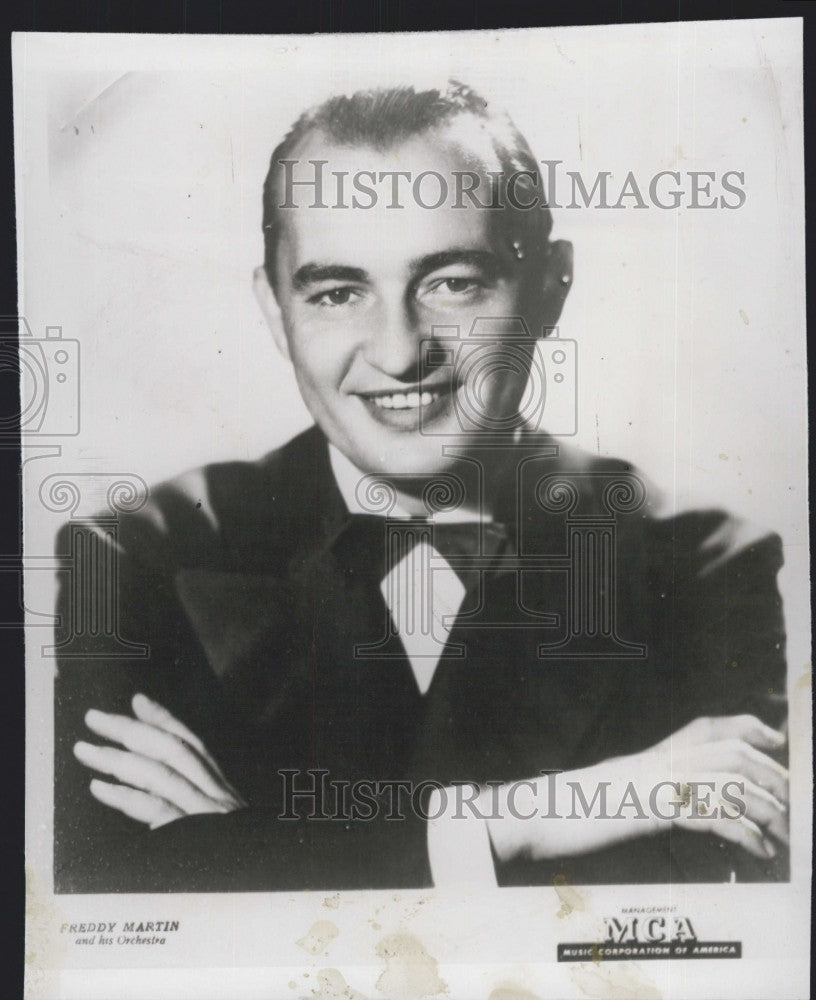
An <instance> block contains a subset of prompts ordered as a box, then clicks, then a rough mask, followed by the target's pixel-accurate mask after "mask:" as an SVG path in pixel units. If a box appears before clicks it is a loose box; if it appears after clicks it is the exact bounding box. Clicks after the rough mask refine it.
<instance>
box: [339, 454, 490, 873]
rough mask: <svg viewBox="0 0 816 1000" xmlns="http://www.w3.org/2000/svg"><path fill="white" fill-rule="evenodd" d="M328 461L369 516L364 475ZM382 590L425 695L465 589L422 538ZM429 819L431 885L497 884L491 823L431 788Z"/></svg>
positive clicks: (453, 516) (442, 516)
mask: <svg viewBox="0 0 816 1000" xmlns="http://www.w3.org/2000/svg"><path fill="white" fill-rule="evenodd" d="M329 458H330V461H331V467H332V472H333V473H334V478H335V480H336V482H337V487H338V489H339V491H340V495H341V496H342V498H343V501H344V503H345V504H346V507H347V508H348V510H349V512H350V513H352V514H370V513H371V511H370V510H367V509H366V508H365V507H363V506H362V505H361V504H360V502H359V500H358V498H357V486H358V484H359V482H360V480H361V478H362V477H363V476H364V473H362V472H360V471H359V469H357V467H356V466H355V465H353V464H352V462H350V461H349V459H348V458H346V456H345V455H343V453H342V452H340V451H338V450H337V448H335V447H334V445H332V444H330V445H329ZM388 516H389V517H395V518H400V517H403V518H407V517H409V516H410V515H409V514H408V513H407V512H406V511H404V510H402V509H401V508H399V507H398V506H397V507H395V508H393V509H392V510H390V511H389V512H388ZM482 520H484V518H483V517H482V516H481V515H480V514H479V513H477V512H475V511H464V510H462V511H450V512H448V511H444V512H440V513H438V514H436V515H435V516H434V518H433V521H434V523H443V522H444V521H456V522H460V523H461V522H462V521H482ZM429 581H430V586H428V582H429ZM380 589H381V591H382V594H383V598H384V599H385V603H386V607H387V608H388V611H389V613H390V615H391V620H392V622H393V624H394V629H395V631H396V632H397V634H398V635H399V638H400V641H401V642H402V644H403V648H404V649H405V653H406V656H407V657H408V661H409V662H410V664H411V669H412V670H413V673H414V678H415V680H416V683H417V687H418V688H419V691H420V693H421V694H423V695H424V694H426V693H427V691H428V688H429V687H430V685H431V681H432V680H433V676H434V673H435V672H436V668H437V667H438V665H439V660H440V658H441V656H442V651H443V649H444V647H445V643H446V642H447V638H448V635H449V633H450V631H451V629H452V628H453V624H454V621H455V619H456V615H457V614H458V612H459V609H460V608H461V606H462V600H463V599H464V596H465V587H464V584H463V583H462V581H461V580H460V579H459V576H458V574H457V573H456V572H455V571H454V570H453V569H452V568H451V566H450V564H449V563H448V561H447V560H446V559H445V557H444V556H443V555H441V554H440V553H439V552H438V551H437V550H436V549H435V548H434V547H433V545H431V544H430V543H429V542H427V541H425V540H424V539H423V540H422V541H420V542H419V543H418V544H417V545H415V546H414V547H413V548H412V549H411V550H410V551H409V552H408V553H407V554H406V555H405V556H403V558H402V559H401V560H400V561H399V562H398V563H397V564H396V565H395V566H392V567H391V568H390V569H389V571H388V572H387V574H386V576H385V578H384V579H383V581H382V583H381V584H380ZM465 798H467V796H466V797H465ZM428 816H429V819H428V857H429V860H430V866H431V875H432V877H433V881H434V885H435V886H436V887H437V888H439V887H440V886H451V887H453V886H463V885H466V886H468V887H469V888H472V887H474V885H479V886H495V885H496V874H495V870H494V868H493V859H492V856H491V853H490V840H489V837H488V832H487V823H486V822H485V821H484V820H482V819H480V818H479V816H478V815H475V814H474V813H473V812H472V811H471V810H470V809H469V808H468V807H467V805H464V807H463V806H462V795H461V792H459V793H457V792H456V790H455V789H444V790H442V791H437V790H434V791H433V792H432V793H431V797H430V800H429V803H428Z"/></svg>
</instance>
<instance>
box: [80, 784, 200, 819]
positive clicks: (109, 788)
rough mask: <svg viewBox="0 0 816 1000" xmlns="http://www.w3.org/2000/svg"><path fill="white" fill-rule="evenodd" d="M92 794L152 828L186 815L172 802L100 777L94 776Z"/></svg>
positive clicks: (105, 803) (103, 802) (104, 803)
mask: <svg viewBox="0 0 816 1000" xmlns="http://www.w3.org/2000/svg"><path fill="white" fill-rule="evenodd" d="M91 795H93V797H94V798H95V799H98V800H99V801H100V802H101V803H102V804H103V805H106V806H110V807H111V808H112V809H117V810H118V811H119V812H121V813H124V814H125V816H129V817H130V818H131V819H135V820H136V821H137V822H139V823H145V824H147V826H149V827H150V829H151V830H155V829H156V827H157V826H163V825H164V824H165V823H170V822H171V821H172V820H174V819H180V818H181V817H182V816H184V813H183V812H182V810H181V809H179V808H178V807H177V806H174V805H173V804H172V803H171V802H166V801H165V800H164V799H160V798H157V797H156V796H155V795H149V794H148V793H147V792H141V791H139V790H138V789H137V788H128V787H127V786H125V785H112V784H110V782H107V781H101V780H100V779H99V778H94V779H93V781H92V782H91Z"/></svg>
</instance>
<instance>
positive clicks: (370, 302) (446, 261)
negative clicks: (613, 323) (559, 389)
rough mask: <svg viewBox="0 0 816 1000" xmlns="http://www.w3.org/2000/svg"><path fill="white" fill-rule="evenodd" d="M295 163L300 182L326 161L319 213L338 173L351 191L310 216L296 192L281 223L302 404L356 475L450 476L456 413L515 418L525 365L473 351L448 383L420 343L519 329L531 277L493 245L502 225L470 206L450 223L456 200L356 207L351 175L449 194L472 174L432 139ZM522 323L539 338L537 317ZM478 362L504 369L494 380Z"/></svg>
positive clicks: (281, 300) (288, 318)
mask: <svg viewBox="0 0 816 1000" xmlns="http://www.w3.org/2000/svg"><path fill="white" fill-rule="evenodd" d="M297 158H298V160H299V163H298V165H297V168H296V171H295V177H296V178H303V177H304V176H306V177H312V176H313V174H312V168H311V166H310V165H309V163H308V161H309V160H313V159H319V160H327V161H328V162H327V163H326V165H325V167H324V168H323V169H324V178H326V179H332V183H331V185H330V186H329V188H328V190H327V191H326V193H324V199H325V201H326V203H327V204H329V205H330V204H333V203H334V200H335V191H334V184H333V172H334V171H338V172H340V171H345V172H346V174H347V180H346V184H347V185H349V187H347V191H346V195H345V203H346V205H347V206H348V207H345V208H319V207H312V202H313V200H314V191H313V189H311V188H307V187H304V188H298V187H295V188H294V201H295V204H296V205H297V207H296V208H292V209H286V210H283V211H282V213H281V214H282V215H283V217H284V221H283V226H282V233H281V239H280V242H279V245H278V254H277V272H276V274H277V282H276V284H277V288H276V298H277V301H278V305H279V307H280V314H281V318H282V325H283V331H284V333H285V345H283V346H284V347H285V349H286V351H287V353H288V355H289V357H290V358H291V360H292V363H293V365H294V369H295V375H296V378H297V381H298V385H299V387H300V391H301V394H302V395H303V399H304V400H305V402H306V405H307V406H308V408H309V410H310V412H311V414H312V416H313V417H314V419H315V420H316V422H317V423H318V424H319V426H320V427H321V428H322V430H323V431H324V433H325V434H326V436H327V437H328V438H329V440H330V441H332V442H333V443H334V445H335V446H336V447H337V448H339V449H340V451H342V452H343V453H344V454H345V455H346V456H347V457H348V458H349V459H350V460H351V461H352V462H353V463H354V464H355V465H356V466H357V467H358V468H359V469H360V470H362V471H363V472H371V473H400V474H407V475H414V476H428V475H432V474H434V473H438V472H441V471H443V470H444V469H446V468H449V467H450V466H451V465H452V464H453V462H454V459H453V458H452V457H451V456H450V455H444V454H443V445H457V444H465V442H466V435H465V431H464V430H463V428H462V427H461V424H460V417H459V410H460V407H459V406H458V405H457V404H462V403H463V402H464V403H466V402H467V400H466V399H465V398H464V397H465V394H469V395H468V398H469V399H473V398H475V397H474V395H473V394H474V393H476V394H477V396H478V405H479V407H480V408H481V409H482V410H483V411H484V412H486V413H489V414H490V415H491V417H494V418H495V417H512V415H513V414H514V413H515V412H516V411H517V408H518V405H519V400H520V398H521V397H522V395H523V392H524V388H525V385H526V381H527V371H526V369H527V368H528V367H529V360H528V361H527V364H526V365H524V364H522V365H521V370H519V367H520V366H519V365H518V364H514V365H510V366H508V365H506V364H502V363H501V362H500V356H501V354H502V348H501V345H500V344H497V345H496V346H495V347H492V348H491V347H482V348H480V352H481V353H480V364H479V365H478V366H472V368H471V373H470V375H466V374H465V375H462V374H461V373H459V374H458V375H457V371H456V368H455V366H453V367H452V366H446V367H442V368H437V369H423V367H422V366H421V364H420V359H421V353H422V342H423V341H427V340H428V339H429V338H430V337H431V335H432V330H433V328H434V327H440V326H443V327H448V328H453V329H448V330H447V331H445V336H450V335H454V336H455V335H456V333H457V331H458V334H459V336H460V337H466V336H467V333H468V331H470V329H471V326H472V324H473V321H474V320H475V319H476V318H477V317H512V316H524V315H525V314H524V302H525V300H529V299H530V294H529V292H530V289H529V284H530V271H529V268H528V267H527V266H524V265H523V264H522V262H521V261H520V260H519V259H518V257H517V255H516V254H515V252H514V250H513V247H512V246H511V245H510V244H509V238H508V237H506V236H504V237H502V236H500V235H499V234H500V233H501V231H502V227H501V226H497V225H496V222H497V221H498V220H496V219H495V218H494V217H495V216H497V215H501V214H502V212H501V211H492V212H491V211H488V210H485V209H479V208H476V207H474V206H473V205H469V204H468V203H467V201H466V202H465V204H466V205H467V207H466V208H464V209H462V208H459V209H456V208H453V207H452V203H453V201H454V199H453V197H452V196H450V197H448V198H447V199H446V201H445V203H444V204H443V205H442V206H441V207H439V208H436V209H427V208H423V207H422V206H421V205H420V204H418V203H417V202H416V201H415V199H414V198H413V196H412V194H411V182H410V181H402V182H401V184H402V186H401V187H400V197H399V203H400V204H401V205H403V206H404V207H403V208H388V207H387V206H388V204H389V203H390V202H391V197H390V186H389V187H387V188H386V187H384V186H383V185H382V184H378V185H377V190H378V195H379V197H378V199H377V203H376V204H375V205H374V207H372V208H368V209H364V208H353V207H351V195H352V193H353V191H352V190H351V189H350V181H349V180H348V178H351V177H353V176H354V175H355V174H356V173H357V172H358V171H360V170H371V171H377V173H378V174H379V172H380V171H398V170H399V171H410V172H411V177H412V178H413V177H416V176H417V175H418V174H420V173H422V172H423V171H427V170H435V171H438V172H439V173H441V174H443V175H446V176H447V178H448V183H449V189H450V191H451V192H453V190H454V187H453V184H454V181H453V177H452V176H451V171H454V170H459V171H461V170H467V169H473V163H472V159H468V160H466V159H465V156H464V155H463V154H462V153H461V152H460V151H458V150H457V149H456V148H455V147H454V146H453V145H452V144H450V143H448V142H445V141H444V140H442V141H440V138H439V137H438V136H436V135H434V134H433V133H428V134H426V135H423V136H418V137H414V138H412V139H411V140H409V141H407V142H405V143H403V144H401V145H400V146H398V147H397V148H395V149H393V150H389V151H385V152H376V151H373V150H369V149H361V148H348V147H337V146H332V145H328V144H327V141H326V140H325V138H324V137H322V136H321V135H319V134H312V135H311V136H309V137H307V139H306V140H305V142H304V143H303V145H302V147H301V148H300V149H299V151H298V153H297ZM433 183H434V182H433V181H431V182H429V188H428V189H427V193H426V192H425V190H423V194H422V195H421V197H422V200H424V201H425V202H426V203H433V201H434V200H435V199H436V197H437V192H438V187H435V186H432V185H433ZM386 194H387V196H386ZM361 200H363V199H361ZM482 200H483V201H484V202H486V201H487V198H486V196H484V195H482ZM366 203H367V202H366ZM525 319H526V320H527V322H528V325H529V326H530V329H531V331H533V332H534V333H540V331H536V329H535V318H534V317H531V316H525ZM539 322H540V320H539ZM438 333H439V331H437V334H438ZM485 350H487V351H491V350H492V351H494V352H495V353H496V360H497V362H499V363H497V364H495V365H492V366H491V364H490V359H489V358H485V356H484V353H485ZM494 369H495V370H494ZM452 372H453V377H451V374H452ZM485 373H487V374H485ZM476 379H478V384H476V383H475V380H476Z"/></svg>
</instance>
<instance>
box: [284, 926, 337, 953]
mask: <svg viewBox="0 0 816 1000" xmlns="http://www.w3.org/2000/svg"><path fill="white" fill-rule="evenodd" d="M339 933H340V932H339V931H338V930H337V927H336V926H335V925H334V924H333V923H332V922H331V920H318V921H317V923H315V924H312V926H311V928H310V929H309V931H308V933H306V934H305V935H304V936H303V937H302V938H301V939H300V941H297V942H295V943H296V944H297V945H298V947H300V948H302V949H303V950H304V951H308V952H309V954H310V955H321V954H323V952H325V950H326V948H327V947H328V946H329V945H330V944H331V942H332V941H334V939H335V938H336V937H337V935H338V934H339Z"/></svg>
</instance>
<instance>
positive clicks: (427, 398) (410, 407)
mask: <svg viewBox="0 0 816 1000" xmlns="http://www.w3.org/2000/svg"><path fill="white" fill-rule="evenodd" d="M453 389H454V387H452V386H450V385H447V384H446V385H435V386H433V388H430V389H429V388H420V387H418V386H417V387H414V388H412V389H409V390H407V391H404V392H393V391H392V392H363V393H360V394H359V399H360V400H362V402H363V404H364V405H365V407H366V409H367V410H368V412H369V414H370V415H371V416H372V417H374V419H375V420H376V421H377V422H378V423H381V424H384V425H385V426H387V427H392V428H394V429H397V430H408V431H410V430H415V429H416V428H417V427H419V425H420V424H422V425H423V426H424V425H426V424H428V423H430V422H432V421H435V420H437V419H438V418H440V417H442V416H444V415H447V413H448V412H449V410H450V406H451V404H452V396H453Z"/></svg>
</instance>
